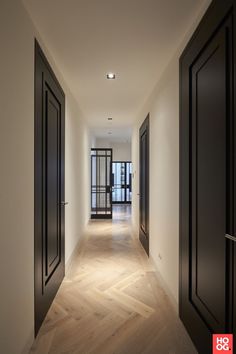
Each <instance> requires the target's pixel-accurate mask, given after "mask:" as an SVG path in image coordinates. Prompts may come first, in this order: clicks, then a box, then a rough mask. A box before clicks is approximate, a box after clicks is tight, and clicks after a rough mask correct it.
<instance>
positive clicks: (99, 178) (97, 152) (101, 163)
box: [91, 148, 112, 219]
mask: <svg viewBox="0 0 236 354" xmlns="http://www.w3.org/2000/svg"><path fill="white" fill-rule="evenodd" d="M111 171H112V149H100V148H97V149H91V219H111V218H112V202H111V201H112V196H111V194H112V190H111V176H112V173H111Z"/></svg>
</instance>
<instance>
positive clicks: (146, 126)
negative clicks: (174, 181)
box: [139, 113, 150, 256]
mask: <svg viewBox="0 0 236 354" xmlns="http://www.w3.org/2000/svg"><path fill="white" fill-rule="evenodd" d="M145 131H146V134H147V149H146V171H145V174H146V179H145V180H146V183H145V190H146V194H145V195H146V198H145V205H146V214H147V215H146V219H147V220H146V223H147V225H146V234H145V233H144V232H143V230H142V228H141V200H142V183H141V144H140V142H141V136H142V135H143V133H144V132H145ZM149 142H150V114H149V113H148V115H147V117H146V118H145V120H144V121H143V123H142V125H141V127H140V128H139V240H140V242H141V244H142V246H143V248H144V249H145V251H146V253H147V255H148V256H149V149H150V147H149Z"/></svg>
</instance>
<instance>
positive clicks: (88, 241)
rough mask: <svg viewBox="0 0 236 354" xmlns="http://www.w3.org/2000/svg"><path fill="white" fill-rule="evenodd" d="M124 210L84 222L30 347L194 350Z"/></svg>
mask: <svg viewBox="0 0 236 354" xmlns="http://www.w3.org/2000/svg"><path fill="white" fill-rule="evenodd" d="M124 208H129V207H119V206H117V207H116V211H115V219H114V220H113V222H112V221H93V222H91V223H90V224H89V227H88V232H87V235H86V237H85V239H84V241H83V244H81V246H80V249H79V251H78V253H77V255H76V257H75V258H74V261H73V263H72V265H71V267H70V269H69V272H68V274H67V276H66V277H65V279H64V281H63V283H62V285H61V288H60V289H59V292H58V294H57V296H56V298H55V300H54V302H53V304H52V306H51V308H50V310H49V312H48V314H47V317H46V319H45V321H44V323H43V325H42V327H41V330H40V332H39V334H38V336H37V338H36V340H35V343H34V345H33V347H32V350H31V353H37V354H47V353H50V354H66V353H68V354H88V353H94V354H144V353H145V354H148V353H149V354H157V353H159V354H196V350H195V349H194V347H193V345H192V343H191V341H190V339H189V337H188V335H187V334H186V331H185V329H184V328H183V326H182V324H181V322H180V320H179V319H178V317H177V315H176V314H175V311H174V310H173V308H172V306H171V304H170V302H169V300H168V298H167V296H166V294H165V293H164V291H163V289H162V288H161V286H160V285H159V283H158V280H157V277H156V275H155V271H154V269H153V268H152V266H151V265H150V263H149V261H148V258H147V257H146V255H145V253H144V251H143V250H142V248H141V246H140V244H139V242H138V240H136V239H135V238H133V237H132V234H131V230H130V218H129V213H125V211H129V210H125V209H124Z"/></svg>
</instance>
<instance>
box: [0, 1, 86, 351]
mask: <svg viewBox="0 0 236 354" xmlns="http://www.w3.org/2000/svg"><path fill="white" fill-rule="evenodd" d="M35 35H36V36H37V38H38V40H39V42H40V43H41V44H42V41H41V40H40V38H39V36H38V34H37V33H36V30H35V29H34V27H33V25H32V23H31V21H30V19H29V17H28V14H27V13H26V11H25V9H24V7H23V5H22V4H21V2H20V1H19V0H1V5H0V42H1V66H0V77H1V81H0V82H1V85H0V106H1V118H0V122H1V129H0V161H1V173H0V181H1V189H0V215H1V217H0V230H1V235H0V261H1V267H0V279H1V290H0V299H1V301H0V352H1V353H4V354H19V353H28V350H29V347H30V345H31V344H32V341H33V332H34V36H35ZM43 47H44V46H43ZM44 50H45V47H44ZM45 52H46V55H47V57H48V59H49V61H50V62H51V64H52V66H53V68H54V70H55V71H56V75H57V77H58V79H59V81H60V82H61V85H62V87H63V89H64V91H65V94H66V161H65V164H66V170H65V174H66V185H65V193H66V200H68V201H69V205H68V207H67V209H66V219H65V223H66V243H65V247H66V259H68V258H69V256H70V254H71V252H72V251H73V248H74V247H75V245H76V243H77V242H78V240H79V238H80V237H81V235H82V231H83V227H84V225H85V222H86V220H88V217H89V197H88V194H87V193H88V191H89V185H88V182H89V181H90V179H89V178H88V176H89V173H90V172H89V162H88V159H87V158H88V156H89V145H90V140H89V133H88V131H87V128H86V126H85V124H84V122H83V119H82V114H81V112H80V111H79V108H78V106H77V103H76V102H75V100H74V98H73V97H72V95H71V93H70V91H69V90H68V88H67V86H66V84H65V82H64V81H63V79H62V77H61V75H60V73H59V72H58V70H56V66H55V64H54V63H53V61H52V59H51V58H50V55H49V54H48V52H47V51H46V50H45Z"/></svg>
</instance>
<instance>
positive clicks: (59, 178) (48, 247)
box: [34, 41, 65, 335]
mask: <svg viewBox="0 0 236 354" xmlns="http://www.w3.org/2000/svg"><path fill="white" fill-rule="evenodd" d="M34 138H35V145H34V149H35V151H34V152H35V165H34V172H35V174H34V175H35V180H34V190H35V204H34V286H35V335H36V334H37V332H38V330H39V328H40V326H41V324H42V322H43V320H44V317H45V316H46V313H47V311H48V309H49V307H50V305H51V303H52V301H53V299H54V297H55V295H56V293H57V290H58V288H59V286H60V284H61V282H62V280H63V277H64V274H65V245H64V238H65V210H64V206H65V202H64V195H65V185H64V183H65V182H64V179H65V177H64V176H65V95H64V92H63V90H62V88H61V86H60V84H59V83H58V81H57V79H56V77H55V75H54V73H53V71H52V69H51V67H50V65H49V64H48V61H47V59H46V57H45V55H44V54H43V52H42V50H41V48H40V46H39V44H38V43H37V41H35V136H34Z"/></svg>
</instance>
